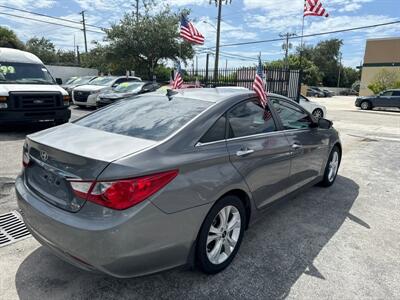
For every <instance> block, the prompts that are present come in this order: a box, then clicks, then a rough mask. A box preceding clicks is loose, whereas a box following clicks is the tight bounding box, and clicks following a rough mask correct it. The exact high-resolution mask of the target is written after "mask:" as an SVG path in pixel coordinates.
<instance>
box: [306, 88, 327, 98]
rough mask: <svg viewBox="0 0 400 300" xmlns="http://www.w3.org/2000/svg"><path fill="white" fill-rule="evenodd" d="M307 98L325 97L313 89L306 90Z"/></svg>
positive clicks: (322, 93)
mask: <svg viewBox="0 0 400 300" xmlns="http://www.w3.org/2000/svg"><path fill="white" fill-rule="evenodd" d="M307 97H317V98H321V97H325V93H324V92H322V91H318V90H315V89H313V88H308V89H307Z"/></svg>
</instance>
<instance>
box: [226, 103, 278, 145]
mask: <svg viewBox="0 0 400 300" xmlns="http://www.w3.org/2000/svg"><path fill="white" fill-rule="evenodd" d="M228 120H229V138H236V137H244V136H250V135H255V134H260V133H268V132H273V131H276V125H275V121H274V119H273V117H272V114H271V111H270V110H269V107H268V106H267V108H266V109H265V110H264V108H262V107H261V105H260V104H259V103H258V102H257V101H253V100H249V101H245V102H242V103H240V104H238V105H236V106H235V107H234V108H232V109H231V110H230V111H229V112H228Z"/></svg>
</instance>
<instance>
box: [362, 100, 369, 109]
mask: <svg viewBox="0 0 400 300" xmlns="http://www.w3.org/2000/svg"><path fill="white" fill-rule="evenodd" d="M361 108H362V109H368V108H369V104H368V102H367V101H364V102H362V103H361Z"/></svg>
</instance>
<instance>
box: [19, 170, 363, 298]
mask: <svg viewBox="0 0 400 300" xmlns="http://www.w3.org/2000/svg"><path fill="white" fill-rule="evenodd" d="M358 191H359V186H358V185H357V183H355V182H354V181H353V180H351V179H349V178H346V177H342V176H338V178H337V181H336V183H335V184H334V185H333V186H332V187H330V188H328V189H324V188H320V187H313V188H311V189H309V190H307V191H305V192H304V193H302V194H300V195H299V196H297V197H296V198H294V199H292V200H290V201H285V202H283V203H281V204H279V205H277V206H276V207H275V208H274V209H273V210H271V211H270V212H268V213H266V214H265V217H263V218H262V219H261V220H260V221H258V222H256V223H255V224H253V225H252V226H251V227H250V228H249V230H247V231H246V234H245V237H244V239H243V243H242V246H241V249H240V251H239V252H238V256H237V257H236V259H235V260H234V262H233V263H232V265H231V266H230V267H228V268H227V269H226V270H225V271H223V272H222V273H219V274H216V275H214V276H207V275H204V274H202V273H200V272H199V271H191V270H171V271H166V272H162V273H159V274H155V275H150V276H145V277H141V278H132V279H116V278H111V277H108V276H105V275H100V274H92V273H88V272H85V271H81V270H79V269H77V268H75V267H73V266H70V265H69V264H67V263H65V262H63V261H62V260H60V259H58V258H57V257H56V256H54V255H52V254H51V253H50V251H49V250H47V248H45V247H39V248H38V249H36V250H35V251H34V252H33V253H31V254H30V255H29V256H28V257H27V258H26V259H25V260H24V261H23V262H22V264H21V265H20V267H19V269H18V271H17V274H16V278H15V284H16V288H17V292H18V296H19V298H20V299H71V298H79V299H89V298H93V299H98V298H104V299H116V298H118V299H135V298H140V299H148V298H160V299H171V298H174V299H184V298H185V299H188V298H190V299H194V298H196V299H199V298H200V299H201V298H213V299H216V298H218V299H226V298H234V299H243V298H246V299H248V298H252V299H254V298H256V299H282V298H285V297H286V296H287V295H288V294H289V292H290V289H291V287H292V286H293V285H294V284H295V282H296V281H297V280H298V279H299V277H300V276H302V275H303V274H306V275H307V276H313V277H315V278H316V279H318V280H328V281H329V280H330V278H329V277H327V276H326V275H325V274H323V272H321V271H319V270H318V267H316V266H315V265H314V263H313V261H314V259H315V258H316V257H317V256H318V254H319V253H320V251H321V250H322V249H323V248H324V246H325V245H326V244H327V243H328V241H329V240H330V239H331V238H332V237H333V236H334V235H335V233H336V232H337V231H338V230H339V229H340V227H341V225H342V224H343V223H344V221H345V220H346V219H348V220H349V221H351V222H356V223H357V224H359V225H360V226H363V227H366V228H369V225H368V224H366V223H365V222H364V221H362V220H361V219H359V218H357V217H356V216H353V215H351V214H350V213H349V212H350V209H351V207H352V205H353V203H354V201H355V200H356V199H357V196H358ZM160 230H162V228H160ZM109 246H110V247H112V245H109ZM338 268H340V267H339V266H338ZM338 272H340V270H339V269H338Z"/></svg>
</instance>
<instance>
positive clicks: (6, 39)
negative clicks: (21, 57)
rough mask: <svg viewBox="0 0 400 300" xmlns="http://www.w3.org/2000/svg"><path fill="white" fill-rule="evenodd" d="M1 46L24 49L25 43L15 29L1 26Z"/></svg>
mask: <svg viewBox="0 0 400 300" xmlns="http://www.w3.org/2000/svg"><path fill="white" fill-rule="evenodd" d="M0 47H5V48H14V49H19V50H24V49H25V45H24V43H23V42H21V40H20V39H19V38H18V37H17V35H16V34H15V32H14V31H12V30H10V29H7V28H5V27H1V26H0Z"/></svg>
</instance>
